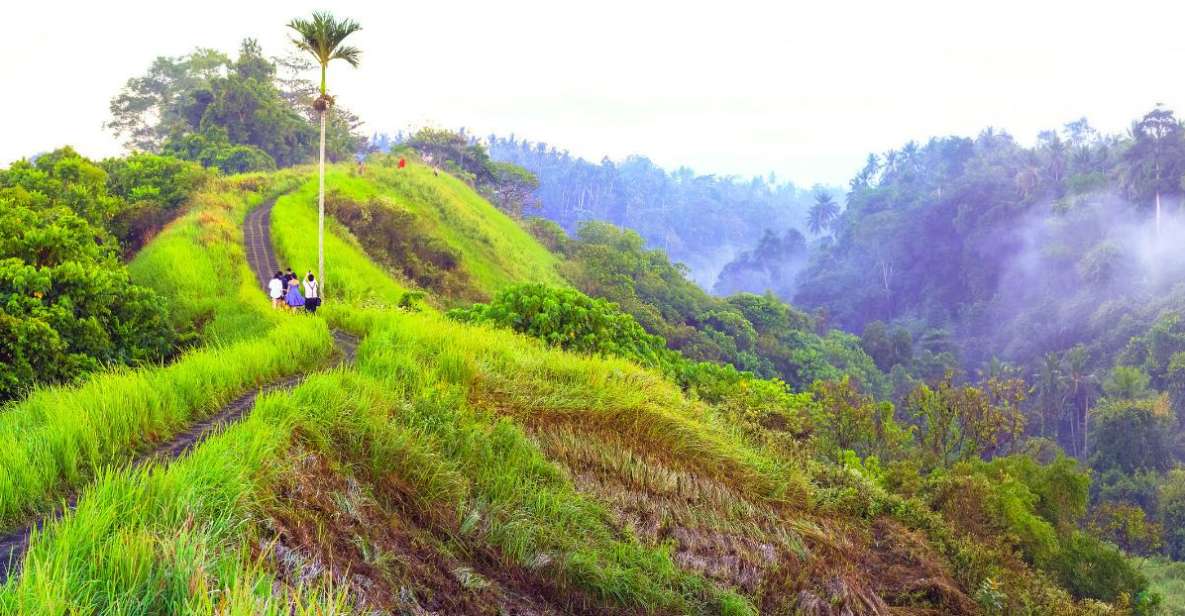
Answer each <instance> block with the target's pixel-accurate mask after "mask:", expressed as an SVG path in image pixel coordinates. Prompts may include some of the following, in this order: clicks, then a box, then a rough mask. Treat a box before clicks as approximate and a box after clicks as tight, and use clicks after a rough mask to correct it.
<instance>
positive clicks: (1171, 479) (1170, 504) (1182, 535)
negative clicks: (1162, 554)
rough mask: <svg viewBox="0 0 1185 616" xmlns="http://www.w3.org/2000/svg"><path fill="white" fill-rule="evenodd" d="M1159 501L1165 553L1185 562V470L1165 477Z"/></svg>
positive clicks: (1176, 471) (1178, 470)
mask: <svg viewBox="0 0 1185 616" xmlns="http://www.w3.org/2000/svg"><path fill="white" fill-rule="evenodd" d="M1157 501H1158V502H1159V505H1158V508H1157V515H1158V517H1159V518H1160V524H1161V526H1162V527H1163V528H1164V533H1165V536H1164V547H1165V551H1166V552H1168V555H1169V557H1170V558H1173V559H1176V560H1185V468H1176V469H1173V470H1171V471H1169V472H1168V474H1166V475H1165V477H1164V482H1163V483H1161V485H1160V491H1159V494H1158V495H1157Z"/></svg>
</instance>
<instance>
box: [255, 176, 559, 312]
mask: <svg viewBox="0 0 1185 616" xmlns="http://www.w3.org/2000/svg"><path fill="white" fill-rule="evenodd" d="M325 184H326V190H327V191H336V192H338V193H340V194H342V195H343V196H345V197H348V198H351V199H355V200H358V201H366V200H369V199H371V198H374V197H377V196H383V197H386V198H389V199H391V200H393V201H394V202H395V203H396V204H398V205H399V206H400V207H405V208H407V209H408V210H409V211H411V212H412V213H413V214H415V215H416V216H417V218H418V219H419V220H420V221H421V222H422V223H424V225H425V228H427V229H429V230H430V232H431V233H432V234H433V235H434V236H436V237H438V238H440V239H441V240H442V241H444V242H445V243H446V244H448V245H449V246H450V247H451V248H453V249H455V250H456V251H457V252H458V253H459V254H460V255H461V267H462V268H463V269H464V270H465V271H466V272H467V273H468V274H469V275H470V276H471V278H472V280H473V282H474V284H475V286H476V288H477V289H478V290H479V291H481V292H483V293H485V294H487V295H492V294H494V293H495V292H497V291H498V290H501V289H503V288H505V287H507V286H510V285H512V284H516V283H520V282H528V281H533V282H544V283H548V284H555V285H566V284H567V283H566V282H565V281H564V279H563V277H562V276H560V275H559V273H558V272H557V270H556V267H557V265H558V264H559V260H558V258H557V257H556V256H555V255H553V254H551V253H550V252H549V251H548V250H547V249H546V248H544V247H543V245H542V244H540V243H539V242H537V241H536V240H535V238H533V237H531V235H530V234H529V233H527V232H526V231H525V230H523V229H522V227H520V226H519V225H518V223H516V222H515V221H514V220H512V219H511V218H510V217H508V216H506V215H505V214H504V213H502V212H501V211H499V210H498V209H497V208H495V207H494V206H493V205H491V204H490V203H489V202H488V201H486V200H485V199H483V198H482V197H481V196H480V195H478V194H477V193H475V192H473V190H472V189H470V188H469V187H468V186H467V185H465V183H464V182H461V181H460V180H457V179H456V178H453V177H452V176H449V175H447V174H444V173H442V174H441V175H440V176H439V177H437V176H433V175H432V171H431V169H429V168H428V167H425V166H423V165H419V164H415V163H412V164H409V165H408V167H407V168H406V169H403V170H397V169H393V168H390V167H383V166H379V165H372V166H371V167H370V168H369V170H368V171H367V174H366V175H365V176H358V175H356V174H355V173H354V172H352V171H350V167H349V166H344V165H332V166H330V167H328V168H327V169H326V179H325ZM316 200H317V180H316V178H315V177H313V178H310V179H309V180H308V181H307V182H305V183H304V184H302V185H301V186H300V188H299V189H297V190H296V191H295V192H293V193H292V194H291V195H288V196H285V197H282V198H281V199H280V201H279V202H278V203H277V204H276V209H275V211H274V214H273V226H272V235H273V241H274V243H275V244H276V249H277V254H278V255H279V256H280V260H281V262H282V263H284V264H287V263H291V265H292V267H293V268H294V269H296V270H299V271H304V270H306V269H310V268H312V269H315V266H316ZM331 228H332V229H333V231H334V233H333V234H332V235H331V236H330V237H327V238H326V248H325V269H326V274H325V275H326V276H327V277H328V278H329V285H328V286H329V287H332V286H334V285H337V286H338V287H340V288H341V289H344V292H345V293H346V299H348V300H350V301H355V302H363V301H370V302H377V303H385V304H388V305H389V304H392V303H394V302H395V301H397V300H398V297H399V295H401V294H402V292H403V291H404V290H406V286H407V285H406V283H403V282H398V283H397V282H394V280H393V279H392V278H391V276H390V274H389V273H382V272H383V269H382V268H380V267H378V266H376V265H374V264H373V263H372V262H371V261H370V260H369V259H368V258H367V257H366V256H365V251H364V250H363V249H361V248H360V247H359V246H358V243H357V242H356V241H354V240H353V238H352V237H350V236H349V233H348V232H347V231H345V230H344V229H343V228H342V227H340V225H336V224H333V225H331ZM355 257H357V258H355ZM380 279H381V280H380ZM332 292H333V291H332V289H330V293H332Z"/></svg>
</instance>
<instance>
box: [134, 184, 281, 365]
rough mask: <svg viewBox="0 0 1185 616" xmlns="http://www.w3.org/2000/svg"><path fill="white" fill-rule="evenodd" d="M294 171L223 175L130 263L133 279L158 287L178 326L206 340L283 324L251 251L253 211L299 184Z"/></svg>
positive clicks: (221, 339) (255, 333)
mask: <svg viewBox="0 0 1185 616" xmlns="http://www.w3.org/2000/svg"><path fill="white" fill-rule="evenodd" d="M295 177H296V176H294V175H292V174H275V175H270V176H257V175H256V176H236V177H233V178H229V179H224V180H219V181H217V182H215V183H213V185H212V186H210V187H208V188H207V189H205V190H204V191H203V192H201V193H198V194H197V195H194V196H193V197H192V198H191V199H190V203H189V206H188V211H187V212H186V214H185V215H183V216H182V217H181V218H179V219H177V220H175V221H173V222H172V223H171V224H170V225H168V226H167V227H166V228H165V229H164V230H163V231H162V232H161V233H160V234H159V235H158V236H157V237H156V238H154V239H153V240H152V242H150V243H149V244H148V245H147V246H145V248H144V249H143V250H141V251H140V252H139V253H138V254H137V255H136V257H135V258H134V259H133V260H132V262H131V263H130V264H129V265H128V269H129V272H130V274H131V277H132V281H133V282H135V283H136V284H139V285H143V286H147V287H150V288H152V289H154V290H156V291H157V292H158V293H159V294H160V295H161V297H163V298H164V299H165V301H166V302H167V304H168V308H169V314H170V316H171V318H172V321H173V324H174V326H175V327H177V328H178V329H179V330H181V331H183V332H190V331H195V332H196V333H198V334H200V337H201V339H202V340H203V341H205V342H213V343H218V342H221V343H225V342H233V341H236V340H241V339H245V338H252V337H255V336H259V335H261V334H263V333H265V332H266V331H267V330H268V329H270V328H271V327H272V326H274V325H275V321H274V319H273V318H272V316H273V313H272V311H271V310H269V309H268V303H267V300H266V298H265V297H264V295H263V294H262V293H261V292H260V291H259V289H258V286H259V285H258V284H257V282H256V280H255V277H254V275H253V274H252V273H251V270H250V269H249V268H248V266H247V263H246V260H245V258H244V253H243V233H242V222H243V217H244V216H245V215H246V212H247V210H249V209H250V208H252V207H254V206H255V205H257V204H258V203H260V202H261V201H263V200H264V199H265V198H267V197H269V196H272V195H274V194H276V193H277V192H280V191H283V190H286V189H288V188H291V186H292V185H293V184H294V180H295Z"/></svg>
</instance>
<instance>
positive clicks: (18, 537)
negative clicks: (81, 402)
mask: <svg viewBox="0 0 1185 616" xmlns="http://www.w3.org/2000/svg"><path fill="white" fill-rule="evenodd" d="M275 202H276V199H275V198H274V197H273V198H271V199H268V200H267V201H265V202H263V203H261V204H260V205H259V206H257V207H255V208H254V209H253V210H251V211H250V212H249V213H248V214H247V217H246V219H245V220H244V223H243V248H244V251H245V252H246V256H247V263H248V264H249V265H250V266H251V271H252V272H254V273H255V276H256V278H258V280H259V284H260V292H264V290H265V289H266V285H267V282H268V280H270V279H271V277H272V275H273V274H274V273H275V272H276V271H277V270H279V265H278V264H277V261H276V255H275V252H274V251H273V250H272V243H271V212H272V206H273V205H275ZM333 342H334V347H335V348H336V349H337V355H338V361H337V363H336V365H341V364H347V363H352V362H353V361H354V353H355V350H356V349H357V348H358V339H357V338H356V337H354V336H352V335H350V334H348V333H346V332H343V331H341V330H333ZM307 375H308V373H302V374H296V375H293V376H290V377H287V378H285V379H282V380H279V381H276V382H273V383H269V384H267V385H265V386H263V387H261V388H259V389H255V390H252V391H249V392H246V393H244V394H242V395H241V396H239V397H237V398H235V399H234V400H231V401H230V402H229V403H227V404H226V405H225V406H223V407H222V408H221V409H219V410H218V412H217V413H214V414H213V415H211V416H209V417H207V418H205V419H203V420H201V421H198V422H196V423H194V424H192V425H190V426H189V427H188V428H186V429H185V430H183V431H181V432H178V433H177V434H174V435H173V436H172V438H170V439H169V440H168V441H165V442H163V443H159V444H157V445H156V446H155V447H154V448H153V449H152V450H151V451H147V452H144V453H141V454H139V455H137V456H135V457H134V458H133V459H132V461H131V465H132V466H133V467H140V466H143V465H145V464H153V463H155V464H168V463H169V462H170V461H172V460H175V459H177V458H179V457H181V456H182V455H184V454H185V453H187V452H188V451H189V450H191V449H193V448H194V447H196V446H197V445H199V444H200V443H201V442H202V441H204V440H205V439H206V438H207V437H209V436H210V435H212V434H213V433H215V432H217V431H219V430H221V429H222V428H225V427H226V426H228V425H230V424H232V423H234V422H236V421H238V420H239V419H242V417H243V416H244V415H245V414H246V413H247V412H248V411H249V410H251V408H253V407H254V406H255V400H256V398H258V397H259V395H260V394H264V393H269V392H273V391H280V390H286V389H291V388H293V387H295V386H296V385H297V384H299V383H300V382H301V381H302V380H304V378H305V377H306V376H307ZM83 490H84V489H80V490H76V491H75V492H73V493H72V494H70V496H69V497H67V499H66V501H65V503H64V505H63V506H62V507H59V508H58V509H57V510H55V511H52V512H50V513H48V514H45V515H43V516H41V517H39V518H37V519H36V520H33V521H31V522H30V523H29V524H27V525H26V526H24V527H23V528H19V529H17V530H15V531H12V532H10V533H7V534H3V535H0V584H3V583H4V582H5V581H7V580H8V578H9V577H11V576H13V575H16V574H17V573H19V571H20V565H21V562H22V561H23V560H24V556H25V552H27V551H28V549H29V540H30V539H31V538H32V536H33V534H34V533H35V532H36V531H39V530H41V529H42V528H44V527H45V525H46V524H47V523H49V522H51V521H53V520H56V519H59V518H61V517H62V516H63V515H65V514H66V513H67V512H69V511H73V510H74V508H75V506H76V505H77V502H78V496H79V494H80V493H81V492H82V491H83Z"/></svg>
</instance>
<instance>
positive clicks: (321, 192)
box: [317, 77, 329, 301]
mask: <svg viewBox="0 0 1185 616" xmlns="http://www.w3.org/2000/svg"><path fill="white" fill-rule="evenodd" d="M322 79H324V77H322ZM328 111H329V108H328V107H326V108H325V109H323V110H322V111H321V158H320V163H319V167H320V176H321V177H320V180H319V182H318V185H317V284H318V288H319V290H320V294H319V295H318V297H320V298H321V300H322V301H324V298H325V114H326V113H327V112H328Z"/></svg>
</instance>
